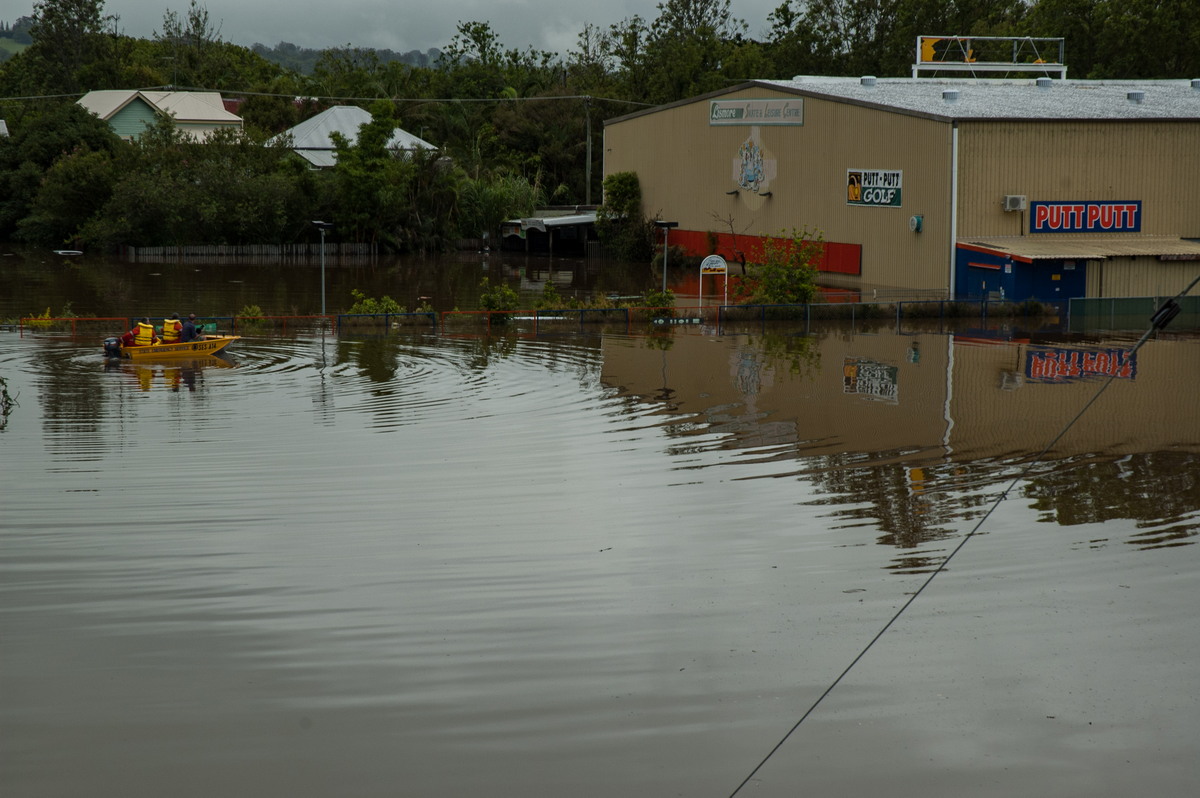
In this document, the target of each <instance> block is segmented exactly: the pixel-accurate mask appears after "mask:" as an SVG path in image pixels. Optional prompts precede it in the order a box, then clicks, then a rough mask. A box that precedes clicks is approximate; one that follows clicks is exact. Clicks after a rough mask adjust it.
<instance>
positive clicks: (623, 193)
mask: <svg viewBox="0 0 1200 798" xmlns="http://www.w3.org/2000/svg"><path fill="white" fill-rule="evenodd" d="M654 231H655V228H654V222H653V221H651V220H649V219H646V218H645V217H644V216H643V215H642V184H641V181H639V180H638V176H637V173H636V172H613V173H612V174H610V175H609V176H608V177H606V178H604V202H603V203H602V204H601V205H600V207H599V208H598V209H597V210H596V235H598V236H599V238H600V241H601V242H602V243H603V244H604V246H605V247H606V248H608V250H609V251H610V252H611V253H612V254H613V255H614V256H616V257H617V258H620V259H621V260H629V261H640V262H649V261H650V260H651V259H652V258H653V257H654V247H655V241H654V239H655V236H654Z"/></svg>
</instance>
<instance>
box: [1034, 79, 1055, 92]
mask: <svg viewBox="0 0 1200 798" xmlns="http://www.w3.org/2000/svg"><path fill="white" fill-rule="evenodd" d="M1053 85H1054V81H1053V80H1052V79H1050V78H1038V79H1037V87H1038V88H1039V89H1041V90H1042V91H1047V90H1048V89H1049V88H1050V87H1051V86H1053Z"/></svg>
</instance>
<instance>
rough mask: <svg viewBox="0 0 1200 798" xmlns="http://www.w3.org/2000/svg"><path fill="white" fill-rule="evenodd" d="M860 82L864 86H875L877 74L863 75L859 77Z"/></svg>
mask: <svg viewBox="0 0 1200 798" xmlns="http://www.w3.org/2000/svg"><path fill="white" fill-rule="evenodd" d="M858 82H859V84H860V85H862V86H867V87H868V88H874V87H875V76H874V75H863V76H862V77H861V78H859V79H858Z"/></svg>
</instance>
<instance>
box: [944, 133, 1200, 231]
mask: <svg viewBox="0 0 1200 798" xmlns="http://www.w3.org/2000/svg"><path fill="white" fill-rule="evenodd" d="M1198 151H1200V124H1196V123H1195V122H1191V123H1189V122H1020V121H1014V122H963V123H961V124H960V133H959V154H960V158H959V164H960V167H959V185H960V187H961V188H960V192H961V193H960V206H959V207H960V215H959V226H958V230H959V237H960V238H969V237H970V236H1004V235H1013V236H1015V235H1021V234H1022V231H1023V230H1024V231H1025V232H1028V230H1029V220H1028V214H1027V213H1018V212H1009V213H1005V212H1004V210H1003V209H1002V206H1001V201H1002V198H1003V196H1004V195H1005V194H1023V195H1025V196H1027V197H1028V198H1029V201H1030V202H1034V201H1037V200H1141V201H1142V231H1141V235H1146V236H1152V235H1156V236H1180V237H1185V238H1192V237H1200V190H1197V188H1196V187H1197V186H1198V185H1200V156H1198V155H1197V153H1198ZM1036 235H1037V237H1038V238H1039V240H1052V239H1053V238H1055V237H1057V238H1060V239H1062V240H1070V239H1071V238H1072V237H1073V236H1074V237H1078V235H1079V234H1071V233H1064V234H1053V233H1038V234H1036ZM1090 235H1093V234H1089V236H1090ZM1108 235H1112V236H1123V237H1127V236H1129V235H1131V234H1130V233H1109V234H1108ZM1132 235H1137V234H1132Z"/></svg>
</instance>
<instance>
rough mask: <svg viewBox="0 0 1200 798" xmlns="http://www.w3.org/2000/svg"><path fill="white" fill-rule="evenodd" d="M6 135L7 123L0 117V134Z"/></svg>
mask: <svg viewBox="0 0 1200 798" xmlns="http://www.w3.org/2000/svg"><path fill="white" fill-rule="evenodd" d="M7 135H8V123H7V122H5V121H4V120H3V119H0V136H7Z"/></svg>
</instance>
